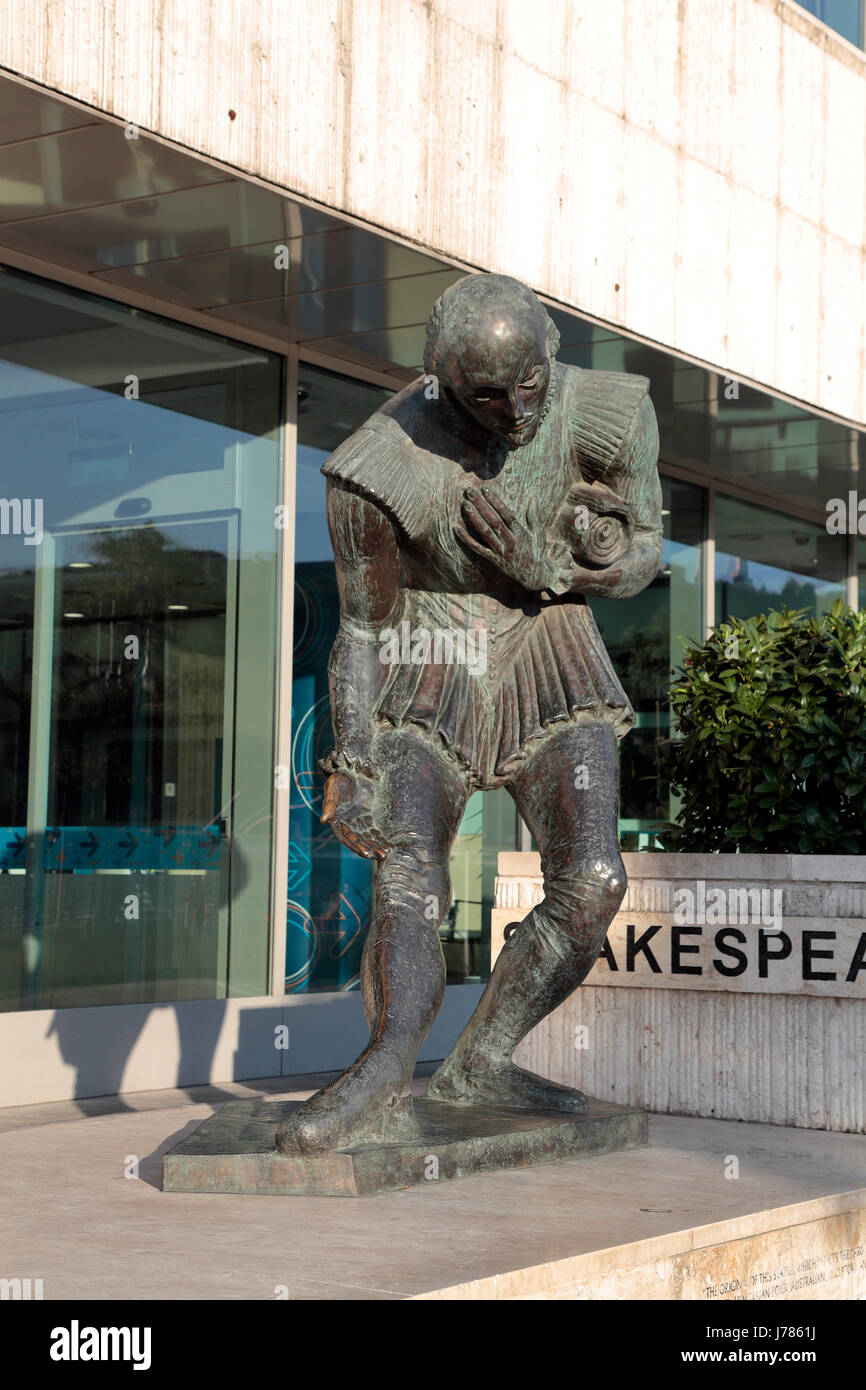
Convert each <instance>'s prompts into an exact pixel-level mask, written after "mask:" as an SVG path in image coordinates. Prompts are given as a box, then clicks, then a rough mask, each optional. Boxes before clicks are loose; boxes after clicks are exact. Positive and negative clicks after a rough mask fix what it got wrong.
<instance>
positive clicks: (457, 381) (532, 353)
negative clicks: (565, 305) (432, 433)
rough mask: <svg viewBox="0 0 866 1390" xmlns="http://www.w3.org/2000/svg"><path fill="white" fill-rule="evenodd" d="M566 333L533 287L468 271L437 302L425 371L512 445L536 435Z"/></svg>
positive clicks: (463, 407)
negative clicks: (562, 334)
mask: <svg viewBox="0 0 866 1390" xmlns="http://www.w3.org/2000/svg"><path fill="white" fill-rule="evenodd" d="M558 346H559V334H558V333H557V331H556V325H555V324H554V322H553V320H552V319H551V317H550V315H549V314H548V312H547V310H546V309H545V307H544V305H543V304H542V303H541V301H540V299H538V297H537V296H536V295H534V294H533V293H532V290H531V289H529V288H528V286H527V285H522V284H521V283H520V281H519V280H512V279H511V277H510V276H508V275H483V274H479V275H466V276H464V277H463V279H462V280H458V281H457V282H456V284H454V285H451V286H449V288H448V289H447V290H446V291H445V293H444V294H443V295H441V296H440V298H439V299H437V301H436V303H435V304H434V306H433V312H432V314H431V315H430V319H429V322H428V324H427V345H426V348H425V350H424V370H425V371H426V372H427V373H428V375H432V376H435V377H437V378H438V380H439V385H440V389H441V390H444V391H445V392H447V394H448V396H449V398H450V399H451V400H452V401H454V402H455V403H456V404H457V405H458V406H459V408H460V409H461V410H462V411H464V412H465V414H467V415H468V416H469V417H470V418H471V419H472V420H474V421H475V423H476V424H477V425H480V426H481V428H482V429H484V430H486V431H487V432H488V433H489V434H492V435H493V436H494V437H495V438H497V439H500V440H503V441H504V442H505V443H507V444H508V445H510V446H511V447H512V448H518V447H519V446H520V445H522V444H528V443H529V442H530V441H531V440H532V439H534V437H535V434H536V432H537V430H538V425H539V422H540V420H541V416H542V413H543V410H544V403H545V400H546V398H547V392H548V388H549V386H550V373H551V370H552V365H553V359H554V356H555V354H556V349H557V348H558Z"/></svg>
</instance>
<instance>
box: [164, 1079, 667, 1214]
mask: <svg viewBox="0 0 866 1390" xmlns="http://www.w3.org/2000/svg"><path fill="white" fill-rule="evenodd" d="M299 1103H300V1102H298V1101H267V1100H236V1101H231V1102H229V1104H228V1105H224V1106H222V1107H221V1108H220V1109H219V1110H218V1111H217V1112H216V1114H215V1115H212V1116H211V1117H210V1119H208V1120H205V1122H204V1124H202V1125H200V1126H199V1128H198V1129H197V1130H195V1132H194V1133H193V1134H190V1135H189V1136H188V1137H187V1138H186V1139H184V1140H182V1141H181V1143H179V1144H177V1145H176V1146H175V1148H173V1149H169V1151H168V1152H167V1153H166V1154H164V1156H163V1160H162V1174H163V1191H164V1192H239V1193H240V1192H243V1193H253V1194H258V1195H260V1196H303V1195H306V1196H311V1197H369V1196H373V1195H375V1194H376V1193H379V1192H393V1191H395V1190H397V1189H400V1188H406V1187H416V1186H417V1187H420V1186H424V1184H425V1183H432V1182H441V1181H443V1180H446V1179H449V1178H465V1177H469V1176H471V1175H472V1174H473V1173H489V1172H491V1171H496V1170H497V1169H506V1168H523V1167H527V1166H529V1165H530V1164H535V1163H552V1162H556V1161H563V1160H568V1159H575V1158H591V1157H593V1156H595V1155H597V1154H603V1153H604V1154H607V1153H614V1152H616V1151H618V1150H620V1149H634V1148H638V1147H640V1146H641V1145H643V1144H646V1142H647V1117H646V1114H645V1112H644V1111H642V1110H636V1109H631V1108H629V1107H628V1106H624V1105H608V1104H606V1103H604V1102H602V1101H598V1100H590V1103H589V1106H590V1108H589V1112H588V1113H587V1114H584V1115H575V1114H563V1113H560V1112H554V1111H551V1110H535V1111H523V1110H514V1109H509V1108H506V1107H505V1106H494V1105H450V1104H448V1103H447V1102H445V1101H436V1100H416V1101H415V1114H416V1117H417V1119H418V1121H419V1124H420V1129H421V1133H420V1135H419V1136H418V1138H417V1139H413V1140H412V1141H411V1142H409V1143H400V1144H366V1145H364V1146H362V1147H358V1148H355V1149H345V1150H336V1151H334V1152H333V1153H322V1154H314V1155H309V1156H304V1157H294V1156H289V1155H286V1154H281V1153H278V1152H277V1149H276V1148H275V1145H274V1130H275V1128H276V1126H277V1124H278V1123H279V1122H280V1120H282V1119H283V1118H284V1117H285V1116H286V1115H287V1114H289V1113H290V1112H291V1111H292V1110H295V1109H297V1106H298V1105H299Z"/></svg>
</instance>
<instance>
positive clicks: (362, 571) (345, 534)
mask: <svg viewBox="0 0 866 1390" xmlns="http://www.w3.org/2000/svg"><path fill="white" fill-rule="evenodd" d="M327 515H328V529H329V531H330V533H331V544H332V545H333V548H334V561H335V564H336V570H337V589H338V592H339V597H340V627H339V630H338V632H337V637H336V641H335V642H334V646H333V648H332V651H331V657H330V661H329V663H328V684H329V688H330V692H331V720H332V723H333V726H334V751H333V752H332V753H331V754H330V755H329V757H328V758H327V759H326V760H325V764H324V765H325V768H326V770H327V771H328V772H335V771H338V770H340V769H347V768H348V769H353V770H355V771H359V772H362V773H365V774H366V775H367V776H373V775H374V771H373V766H372V745H373V712H374V710H375V708H376V705H377V702H378V698H379V696H380V695H381V692H382V688H383V686H384V684H385V680H386V678H387V675H388V672H389V669H390V668H389V666H388V665H387V664H383V662H382V661H380V659H379V653H380V651H381V644H382V640H383V639H382V631H383V629H384V628H387V627H392V626H394V625H395V623H396V622H397V621H398V617H399V613H400V610H401V607H402V595H401V591H400V583H399V579H400V553H399V549H398V546H397V538H396V536H395V534H394V528H393V526H392V525H391V522H390V521H389V519H388V517H387V516H386V515H385V513H384V512H382V511H381V510H380V509H379V508H378V507H377V506H376V505H375V504H374V503H373V502H369V501H367V500H366V498H363V497H359V496H357V495H356V494H354V493H352V492H349V491H348V490H347V489H345V488H343V487H341V486H340V485H339V484H337V483H334V482H331V481H330V480H329V482H328V498H327Z"/></svg>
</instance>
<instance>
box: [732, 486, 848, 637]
mask: <svg viewBox="0 0 866 1390" xmlns="http://www.w3.org/2000/svg"><path fill="white" fill-rule="evenodd" d="M715 532H716V622H725V621H726V620H727V619H728V618H751V617H754V616H755V615H756V614H758V613H768V612H769V611H770V610H771V609H779V608H781V607H782V606H783V605H784V606H786V607H788V608H791V609H805V610H806V612H807V613H809V614H810V615H813V616H817V615H818V614H820V613H824V612H825V611H826V610H827V609H828V608H829V607H830V606H831V604H833V603H834V602H835V600H836V599H837V598H841V599H843V600H844V598H845V567H846V546H845V538H844V537H841V538H840V537H839V536H832V535H829V534H828V532H827V530H826V527H824V526H819V525H817V524H816V523H815V522H811V521H800V520H798V519H797V518H796V517H792V516H785V515H784V514H783V513H781V512H772V511H769V510H768V509H767V508H765V507H757V506H755V505H754V504H753V503H751V502H741V501H739V500H738V499H737V498H734V497H724V496H721V495H717V496H716V526H715Z"/></svg>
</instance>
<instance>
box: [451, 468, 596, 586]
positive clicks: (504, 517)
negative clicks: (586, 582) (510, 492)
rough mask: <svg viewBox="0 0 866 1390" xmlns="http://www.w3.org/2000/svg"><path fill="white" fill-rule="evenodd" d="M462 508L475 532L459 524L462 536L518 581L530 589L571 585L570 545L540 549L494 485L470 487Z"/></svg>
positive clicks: (471, 547) (458, 531)
mask: <svg viewBox="0 0 866 1390" xmlns="http://www.w3.org/2000/svg"><path fill="white" fill-rule="evenodd" d="M462 510H463V516H464V518H465V520H466V521H467V522H468V523H469V525H470V526H471V527H472V529H473V531H474V532H475V534H474V535H472V534H470V532H469V531H467V530H466V529H465V527H461V526H457V527H455V531H456V534H457V536H458V537H459V539H460V540H461V541H462V542H463V544H464V545H465V546H468V548H469V549H470V550H473V551H474V552H475V554H476V555H481V556H482V557H483V558H484V559H485V560H489V561H490V562H491V564H494V565H496V567H497V569H500V570H501V571H502V573H503V574H507V575H508V577H509V579H513V580H514V582H515V583H516V584H519V585H520V586H521V587H522V588H524V589H528V590H529V591H530V593H541V591H542V590H543V589H547V590H549V591H550V592H551V593H557V594H562V593H565V592H566V591H567V590H568V589H569V588H570V587H571V575H572V571H573V568H574V566H573V563H572V560H571V555H570V553H569V550H568V547H567V546H565V545H561V544H560V545H556V546H554V547H552V548H551V549H550V550H547V549H545V548H542V549H539V548H538V547H537V546H536V544H535V541H534V539H533V537H532V534H531V532H530V531H528V530H527V528H526V527H525V526H524V525H523V524H522V522H520V521H518V520H517V518H516V517H515V515H514V513H513V511H512V510H511V508H510V507H508V506H507V505H506V504H505V503H504V502H503V501H502V499H501V498H500V497H497V495H496V493H495V492H494V491H493V489H492V488H487V487H483V488H482V489H481V491H480V492H478V491H477V489H475V488H471V487H470V488H467V489H466V492H465V494H464V500H463V508H462Z"/></svg>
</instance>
